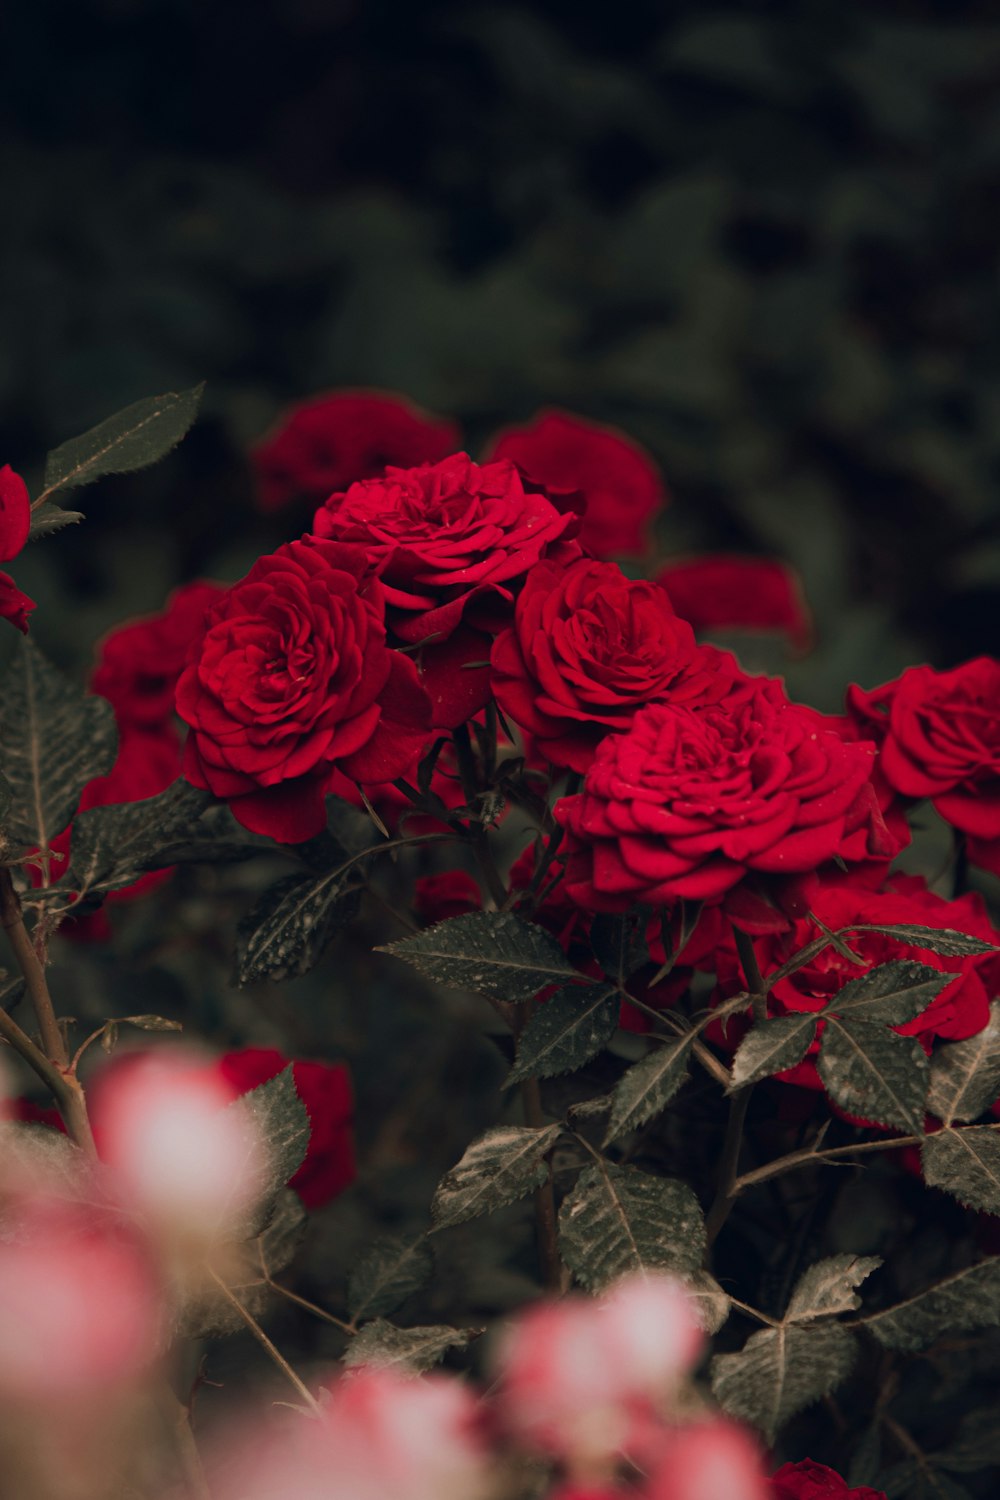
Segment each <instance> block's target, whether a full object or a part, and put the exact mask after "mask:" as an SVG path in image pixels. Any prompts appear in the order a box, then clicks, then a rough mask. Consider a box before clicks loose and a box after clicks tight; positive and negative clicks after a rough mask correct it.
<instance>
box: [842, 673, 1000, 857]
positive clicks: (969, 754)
mask: <svg viewBox="0 0 1000 1500" xmlns="http://www.w3.org/2000/svg"><path fill="white" fill-rule="evenodd" d="M848 703H849V706H850V707H851V709H852V712H854V714H855V715H856V716H862V715H863V716H866V717H869V718H874V717H878V716H881V717H882V719H883V720H884V721H885V729H884V733H885V739H884V742H883V745H882V754H881V757H880V760H881V766H882V771H883V773H884V775H885V777H886V780H887V781H888V782H889V783H890V785H891V786H893V787H894V788H895V789H896V791H898V792H900V793H902V795H903V796H904V797H914V798H923V797H929V798H930V799H931V801H932V802H933V804H934V806H935V808H936V809H937V811H938V812H939V813H940V814H941V817H942V818H944V820H945V822H947V823H951V825H952V826H953V827H954V828H957V829H959V830H960V831H961V832H962V833H965V834H967V835H968V836H969V839H968V849H969V857H970V859H972V860H973V862H974V863H975V864H978V865H982V866H983V868H984V869H987V870H992V871H993V873H994V874H1000V662H998V661H994V660H993V658H992V657H989V656H978V657H976V658H975V659H974V660H973V661H968V662H965V663H964V664H963V665H962V666H960V667H954V668H952V670H950V671H947V672H937V671H935V670H934V668H933V667H926V666H921V667H909V668H908V669H907V670H906V671H905V672H904V673H903V674H902V676H901V677H899V678H898V679H897V680H896V681H895V682H889V683H884V684H883V685H882V686H881V687H879V688H875V689H873V690H872V691H871V692H864V691H863V690H862V689H861V688H857V687H852V688H851V689H850V690H849V695H848Z"/></svg>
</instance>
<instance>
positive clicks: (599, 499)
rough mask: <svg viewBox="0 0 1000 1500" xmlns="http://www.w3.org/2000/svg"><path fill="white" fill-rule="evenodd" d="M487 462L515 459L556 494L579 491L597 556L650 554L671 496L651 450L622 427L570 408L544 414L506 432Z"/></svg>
mask: <svg viewBox="0 0 1000 1500" xmlns="http://www.w3.org/2000/svg"><path fill="white" fill-rule="evenodd" d="M486 457H487V459H489V460H494V459H498V458H506V459H512V460H513V462H514V463H516V464H517V466H518V468H520V469H521V470H522V471H523V472H524V474H525V475H527V477H528V478H529V479H531V480H532V481H534V483H535V484H541V485H544V487H545V488H546V489H547V490H549V491H551V492H553V493H554V492H557V491H562V492H564V493H569V492H572V491H577V492H579V493H580V494H581V495H582V496H583V498H584V500H585V502H586V512H585V515H584V519H583V524H582V526H581V528H580V544H581V546H582V547H583V548H584V549H585V550H586V551H587V552H590V553H591V554H592V555H593V556H594V557H599V558H607V557H620V556H625V555H629V554H638V553H643V552H645V551H646V548H647V543H648V536H647V533H648V528H649V522H650V520H651V519H652V517H653V516H654V515H655V514H656V512H657V511H659V510H662V509H663V507H664V506H665V505H666V504H667V503H668V502H669V499H670V496H669V494H668V493H667V490H666V487H665V485H664V483H663V478H662V476H661V474H660V471H659V469H658V468H657V467H656V464H655V463H654V462H653V459H652V458H651V457H650V455H649V454H648V453H647V452H646V451H645V449H644V448H641V447H640V446H639V444H638V443H636V442H634V441H633V439H632V438H630V437H628V436H626V434H625V433H624V432H619V431H618V429H617V428H615V427H604V426H602V425H601V424H599V423H597V422H588V421H587V420H586V419H585V418H583V417H578V416H574V415H573V413H572V412H568V411H556V410H551V409H550V410H547V411H542V412H539V413H538V415H537V416H536V417H535V419H534V421H533V422H531V423H529V424H528V425H527V426H526V427H509V428H507V429H506V431H504V432H501V433H499V434H498V435H497V437H496V438H494V440H493V442H492V443H491V444H490V445H489V448H488V451H487V455H486Z"/></svg>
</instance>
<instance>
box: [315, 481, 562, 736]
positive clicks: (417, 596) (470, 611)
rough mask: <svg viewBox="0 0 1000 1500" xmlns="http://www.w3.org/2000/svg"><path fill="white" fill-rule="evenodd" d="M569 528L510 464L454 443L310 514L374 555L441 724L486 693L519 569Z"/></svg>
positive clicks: (396, 628) (399, 631) (397, 630)
mask: <svg viewBox="0 0 1000 1500" xmlns="http://www.w3.org/2000/svg"><path fill="white" fill-rule="evenodd" d="M576 526H577V518H576V516H575V515H574V514H573V513H572V512H566V513H563V512H561V511H560V510H558V509H557V508H556V506H555V505H554V504H553V503H552V502H551V501H550V500H549V498H548V497H547V495H545V494H544V493H543V492H542V491H541V490H539V489H538V488H537V487H532V486H531V485H529V484H527V483H525V482H524V481H523V480H522V477H521V475H520V474H519V473H518V471H517V469H516V468H515V467H514V465H513V464H511V463H506V462H503V463H490V464H483V465H479V464H475V463H473V462H472V460H471V459H470V458H469V457H468V455H467V454H464V453H457V454H454V455H453V456H452V457H451V458H447V459H445V460H444V462H442V463H438V464H424V465H422V466H421V467H419V468H414V469H397V468H390V469H389V470H387V472H386V474H385V477H384V478H383V479H370V480H367V481H364V482H362V483H359V484H352V485H351V487H350V488H349V489H348V490H347V491H346V492H344V493H343V494H336V495H331V496H330V498H329V499H328V500H327V502H326V504H325V505H324V506H322V507H321V508H320V509H319V510H318V511H317V512H316V517H315V520H314V522H313V528H314V530H315V532H316V535H317V536H319V537H335V538H336V539H338V540H339V541H343V542H351V543H355V544H358V545H359V546H361V547H363V548H364V549H365V551H366V553H367V555H368V556H369V557H370V558H371V559H372V561H373V562H374V563H375V564H376V565H377V567H378V572H379V577H380V579H381V582H382V586H383V588H384V590H385V598H386V604H387V607H388V620H389V624H390V626H391V629H392V631H393V632H394V634H395V636H396V638H397V639H398V640H400V641H403V642H405V643H406V644H407V645H409V646H417V645H421V646H423V649H422V651H421V652H420V666H421V673H422V676H423V680H424V683H425V685H426V687H427V689H428V692H429V694H430V698H431V703H432V708H433V721H434V723H435V724H436V725H440V726H442V727H446V728H451V727H454V725H456V724H461V723H463V722H464V721H465V719H467V718H470V717H471V716H472V715H473V714H474V713H476V712H477V711H478V710H479V709H481V708H482V707H484V705H485V704H486V703H487V702H488V700H489V695H490V677H489V667H488V665H487V664H486V663H487V661H488V658H489V654H490V641H491V637H492V636H493V635H494V634H495V633H496V631H497V630H498V629H500V628H501V627H502V626H503V625H505V624H506V623H507V621H508V620H509V618H510V615H511V613H512V608H513V602H514V595H515V593H516V591H517V590H518V589H519V588H520V587H521V584H522V583H523V582H524V578H525V575H526V573H527V572H528V570H529V568H532V567H533V566H534V565H535V564H536V563H537V562H539V561H540V559H541V558H542V557H544V556H546V555H547V554H549V553H550V552H551V551H552V549H554V548H555V547H556V544H557V543H561V547H560V549H559V551H560V556H564V555H566V554H567V547H566V542H565V538H566V537H567V536H570V535H572V534H573V532H574V530H575V528H576ZM569 555H577V556H578V555H579V549H578V548H574V549H572V550H571V552H570V553H569ZM472 663H479V664H480V665H479V666H478V667H472V666H471V664H472Z"/></svg>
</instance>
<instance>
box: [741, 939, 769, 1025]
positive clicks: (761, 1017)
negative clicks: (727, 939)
mask: <svg viewBox="0 0 1000 1500" xmlns="http://www.w3.org/2000/svg"><path fill="white" fill-rule="evenodd" d="M733 936H734V937H735V938H736V951H737V953H738V954H739V956H740V965H741V967H742V969H743V977H744V978H745V979H746V982H747V989H748V990H749V991H750V1003H751V1005H752V1006H753V1018H754V1020H755V1021H757V1022H760V1021H766V1020H767V991H768V986H767V985H766V984H765V983H764V979H763V977H762V975H761V972H760V966H759V965H758V963H757V955H756V953H755V952H754V947H753V938H752V937H751V936H750V934H749V933H748V932H741V931H740V929H739V928H738V927H737V926H735V924H734V926H733Z"/></svg>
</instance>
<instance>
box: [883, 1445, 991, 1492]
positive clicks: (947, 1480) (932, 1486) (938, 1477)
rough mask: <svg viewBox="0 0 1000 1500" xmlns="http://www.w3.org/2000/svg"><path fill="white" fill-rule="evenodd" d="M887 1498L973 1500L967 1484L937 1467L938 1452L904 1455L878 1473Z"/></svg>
mask: <svg viewBox="0 0 1000 1500" xmlns="http://www.w3.org/2000/svg"><path fill="white" fill-rule="evenodd" d="M876 1480H877V1483H878V1484H879V1486H880V1488H882V1489H884V1491H885V1494H886V1495H887V1497H888V1500H973V1496H972V1495H971V1493H970V1492H969V1491H968V1490H967V1489H966V1488H965V1485H964V1484H959V1483H958V1481H957V1480H956V1479H952V1477H951V1475H950V1474H945V1473H942V1471H941V1470H940V1469H939V1468H937V1454H936V1453H931V1454H925V1455H923V1456H922V1457H921V1458H920V1459H917V1458H904V1459H901V1460H900V1462H899V1463H895V1464H890V1466H889V1468H887V1469H882V1470H881V1471H880V1472H879V1473H878V1475H876Z"/></svg>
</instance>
